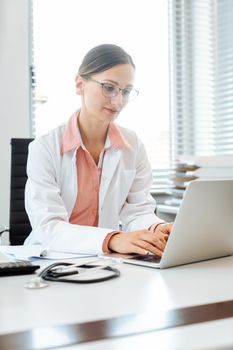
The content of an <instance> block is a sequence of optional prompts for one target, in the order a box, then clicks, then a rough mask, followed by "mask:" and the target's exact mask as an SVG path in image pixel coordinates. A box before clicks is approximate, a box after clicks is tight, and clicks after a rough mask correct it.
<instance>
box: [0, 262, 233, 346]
mask: <svg viewBox="0 0 233 350" xmlns="http://www.w3.org/2000/svg"><path fill="white" fill-rule="evenodd" d="M119 269H120V271H121V276H120V278H116V279H113V280H109V281H106V282H101V283H95V284H89V285H80V284H68V283H57V282H50V285H49V287H47V288H44V289H39V290H28V289H25V288H24V283H25V282H26V281H28V279H29V278H30V276H12V277H1V278H0V291H1V293H0V310H1V312H0V334H5V333H10V332H16V331H23V330H28V329H32V328H37V327H46V326H55V325H64V324H73V323H83V322H87V321H94V320H100V319H109V318H112V317H117V316H122V315H129V314H138V313H142V312H154V313H158V312H159V311H164V310H168V309H175V308H181V307H187V306H192V305H199V304H208V303H214V302H219V301H226V300H232V299H233V257H226V258H221V259H216V260H210V261H205V262H201V263H196V264H190V265H186V266H180V267H176V268H170V269H166V270H155V269H150V268H145V267H136V266H131V265H126V264H123V265H120V266H119ZM232 329H233V318H228V319H224V320H219V321H212V322H206V323H201V324H195V325H189V326H183V327H177V328H171V329H168V330H163V331H157V332H152V333H147V334H140V335H136V336H130V337H124V338H119V339H111V340H102V341H98V342H93V343H87V344H80V345H78V346H76V347H75V346H73V347H67V349H76V348H78V349H90V350H91V349H101V350H105V349H106V350H107V349H108V350H109V349H111V350H112V349H113V350H114V349H124V348H130V347H131V348H134V349H139V348H140V349H141V348H142V346H143V348H145V345H146V344H148V346H149V344H152V343H154V344H156V347H157V348H158V349H223V348H227V346H229V348H233V332H232ZM64 349H65V348H64Z"/></svg>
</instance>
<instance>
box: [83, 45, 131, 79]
mask: <svg viewBox="0 0 233 350" xmlns="http://www.w3.org/2000/svg"><path fill="white" fill-rule="evenodd" d="M118 64H131V66H132V67H133V68H135V65H134V63H133V60H132V58H131V56H130V55H129V54H128V53H127V52H126V51H124V50H123V49H122V48H121V47H120V46H117V45H113V44H102V45H99V46H96V47H94V48H93V49H91V50H90V51H88V53H87V54H86V55H85V57H84V59H83V61H82V63H81V65H80V67H79V70H78V75H80V76H81V77H82V78H86V79H88V78H90V77H91V75H93V74H96V73H100V72H103V71H105V70H107V69H109V68H112V67H114V66H116V65H118Z"/></svg>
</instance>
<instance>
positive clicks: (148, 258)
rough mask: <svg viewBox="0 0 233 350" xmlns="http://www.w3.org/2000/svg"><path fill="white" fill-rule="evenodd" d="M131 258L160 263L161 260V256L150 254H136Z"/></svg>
mask: <svg viewBox="0 0 233 350" xmlns="http://www.w3.org/2000/svg"><path fill="white" fill-rule="evenodd" d="M131 259H133V260H140V261H148V262H152V263H156V264H158V263H159V262H160V260H161V257H160V256H158V255H153V254H148V255H136V256H133V257H132V258H131Z"/></svg>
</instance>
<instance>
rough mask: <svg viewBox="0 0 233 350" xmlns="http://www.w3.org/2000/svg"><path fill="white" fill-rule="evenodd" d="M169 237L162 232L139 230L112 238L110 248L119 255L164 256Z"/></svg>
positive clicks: (109, 243)
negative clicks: (150, 254)
mask: <svg viewBox="0 0 233 350" xmlns="http://www.w3.org/2000/svg"><path fill="white" fill-rule="evenodd" d="M168 237H169V235H168V234H165V233H163V232H161V231H158V232H156V233H155V232H151V231H149V230H139V231H134V232H129V233H124V232H122V233H118V234H115V235H114V236H112V237H111V239H110V241H109V242H108V247H109V249H111V250H112V251H115V252H118V253H125V254H127V253H137V254H143V255H145V254H147V253H148V252H149V253H152V254H155V255H158V256H162V254H163V251H164V249H165V246H166V243H167V239H168Z"/></svg>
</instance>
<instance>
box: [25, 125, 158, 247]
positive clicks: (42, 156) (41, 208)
mask: <svg viewBox="0 0 233 350" xmlns="http://www.w3.org/2000/svg"><path fill="white" fill-rule="evenodd" d="M118 127H119V126H118ZM64 129H65V125H62V126H60V127H58V128H56V129H54V130H53V131H51V132H49V133H48V134H46V135H44V136H41V137H39V138H37V139H36V140H34V141H33V142H32V143H31V144H30V145H29V155H28V163H27V174H28V180H27V183H26V189H25V207H26V211H27V213H28V216H29V219H30V222H31V225H32V228H33V230H32V232H31V234H30V235H29V237H28V238H27V239H26V241H25V244H44V245H46V246H49V247H50V248H51V249H59V250H64V251H66V250H67V251H76V252H80V253H102V243H103V240H104V238H105V237H106V235H107V234H108V233H109V232H112V231H114V230H119V222H121V223H122V230H123V231H126V232H130V231H134V230H137V229H142V228H149V227H150V226H151V225H152V224H157V223H160V222H162V220H160V219H159V218H158V217H157V216H156V215H155V214H154V210H155V201H154V199H153V198H152V196H151V195H150V186H151V183H152V172H151V168H150V164H149V162H148V159H147V155H146V152H145V149H144V146H143V144H142V143H141V141H140V140H139V139H138V137H137V136H136V134H135V133H134V132H133V131H130V130H128V129H125V128H122V127H119V129H120V131H121V133H122V135H123V136H124V138H125V139H126V141H127V142H128V143H129V145H130V146H131V147H130V148H109V149H107V151H106V153H105V156H104V161H103V167H102V175H101V182H100V192H99V227H98V228H96V227H90V226H81V225H74V224H70V223H69V217H70V215H71V213H72V209H73V207H74V205H75V201H76V197H77V194H78V185H77V168H76V150H75V149H74V150H73V151H70V152H67V153H65V154H64V155H61V144H62V136H63V132H64ZM77 166H78V164H77Z"/></svg>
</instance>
